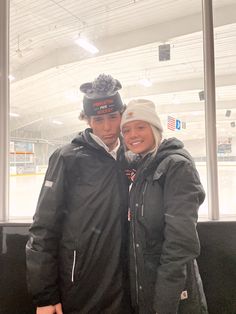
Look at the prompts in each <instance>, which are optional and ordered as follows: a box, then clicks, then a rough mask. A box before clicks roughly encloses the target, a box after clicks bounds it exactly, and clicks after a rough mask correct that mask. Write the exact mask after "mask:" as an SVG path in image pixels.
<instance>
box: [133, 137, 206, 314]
mask: <svg viewBox="0 0 236 314" xmlns="http://www.w3.org/2000/svg"><path fill="white" fill-rule="evenodd" d="M204 197H205V193H204V190H203V187H202V185H201V183H200V180H199V176H198V173H197V170H196V168H195V166H194V162H193V160H192V158H191V157H190V155H189V154H188V152H187V151H186V150H184V149H183V144H182V142H180V141H179V140H177V139H175V138H173V139H169V140H164V141H163V143H162V144H161V145H160V147H159V149H158V151H157V154H156V156H155V157H154V159H152V161H150V158H148V156H146V158H144V159H143V160H142V161H141V162H140V164H139V165H138V170H137V173H136V176H135V179H134V183H133V185H132V188H131V191H130V211H131V212H130V214H131V225H130V276H131V297H132V303H133V306H134V307H136V309H137V313H139V314H153V313H158V314H176V313H178V314H180V313H181V314H203V313H204V314H205V313H207V306H206V301H205V296H204V292H203V288H202V283H201V278H200V275H199V272H198V268H197V264H196V261H195V258H196V257H197V256H198V255H199V252H200V245H199V239H198V235H197V231H196V223H197V217H198V208H199V206H200V204H201V203H202V202H203V200H204ZM181 299H182V300H181Z"/></svg>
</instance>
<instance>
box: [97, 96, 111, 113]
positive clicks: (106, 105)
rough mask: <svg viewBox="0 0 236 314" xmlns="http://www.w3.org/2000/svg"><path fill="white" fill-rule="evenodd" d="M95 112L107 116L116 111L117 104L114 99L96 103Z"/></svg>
mask: <svg viewBox="0 0 236 314" xmlns="http://www.w3.org/2000/svg"><path fill="white" fill-rule="evenodd" d="M93 110H94V113H95V114H96V115H100V114H107V113H111V112H113V111H115V104H114V100H113V99H112V98H108V99H104V100H100V101H96V102H94V103H93Z"/></svg>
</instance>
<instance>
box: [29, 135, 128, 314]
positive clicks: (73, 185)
mask: <svg viewBox="0 0 236 314" xmlns="http://www.w3.org/2000/svg"><path fill="white" fill-rule="evenodd" d="M90 131H91V130H89V129H87V130H86V131H85V132H83V133H82V134H80V135H79V137H77V138H76V139H75V140H73V142H72V143H71V144H68V145H66V146H64V147H62V148H60V149H58V150H57V151H56V152H54V153H53V155H52V156H51V158H50V161H49V167H48V170H47V173H46V176H45V180H44V183H43V187H42V190H41V193H40V196H39V200H38V206H37V210H36V214H35V216H34V221H33V224H32V226H31V227H30V238H29V241H28V243H27V247H26V253H27V271H28V285H29V290H30V292H31V294H32V296H33V301H34V304H35V305H36V306H46V305H50V304H57V303H58V302H61V303H62V305H63V313H65V314H86V313H91V314H98V313H103V314H104V313H106V314H123V313H126V311H127V313H129V311H128V306H127V305H126V304H125V301H124V297H126V296H127V295H126V293H125V291H124V289H125V285H124V283H125V279H126V278H125V270H126V269H125V268H127V267H125V263H126V261H127V259H126V254H125V246H126V243H127V239H126V237H127V232H126V225H127V224H128V223H127V206H128V205H127V201H128V185H127V182H126V178H125V175H124V172H123V171H122V169H121V168H122V167H121V164H122V158H121V156H122V154H121V153H118V160H117V161H116V160H115V159H114V158H112V157H111V155H110V154H109V153H107V152H106V151H105V150H104V149H103V148H102V147H100V146H99V145H98V144H97V143H95V142H94V141H93V139H92V138H91V136H90Z"/></svg>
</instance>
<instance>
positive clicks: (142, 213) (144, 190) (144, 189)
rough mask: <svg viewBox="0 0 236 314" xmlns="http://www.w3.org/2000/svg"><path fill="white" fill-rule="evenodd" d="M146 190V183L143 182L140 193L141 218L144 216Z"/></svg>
mask: <svg viewBox="0 0 236 314" xmlns="http://www.w3.org/2000/svg"><path fill="white" fill-rule="evenodd" d="M146 189H147V181H146V182H145V185H144V188H143V192H142V205H141V216H142V217H143V216H144V195H145V192H146Z"/></svg>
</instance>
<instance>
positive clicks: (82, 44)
mask: <svg viewBox="0 0 236 314" xmlns="http://www.w3.org/2000/svg"><path fill="white" fill-rule="evenodd" d="M75 43H76V44H77V45H79V46H80V47H82V48H84V49H85V50H87V51H88V52H90V53H92V54H95V53H98V52H99V50H98V48H97V47H95V46H94V45H93V44H91V43H90V42H88V40H87V39H86V38H82V37H79V38H78V39H76V40H75Z"/></svg>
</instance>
